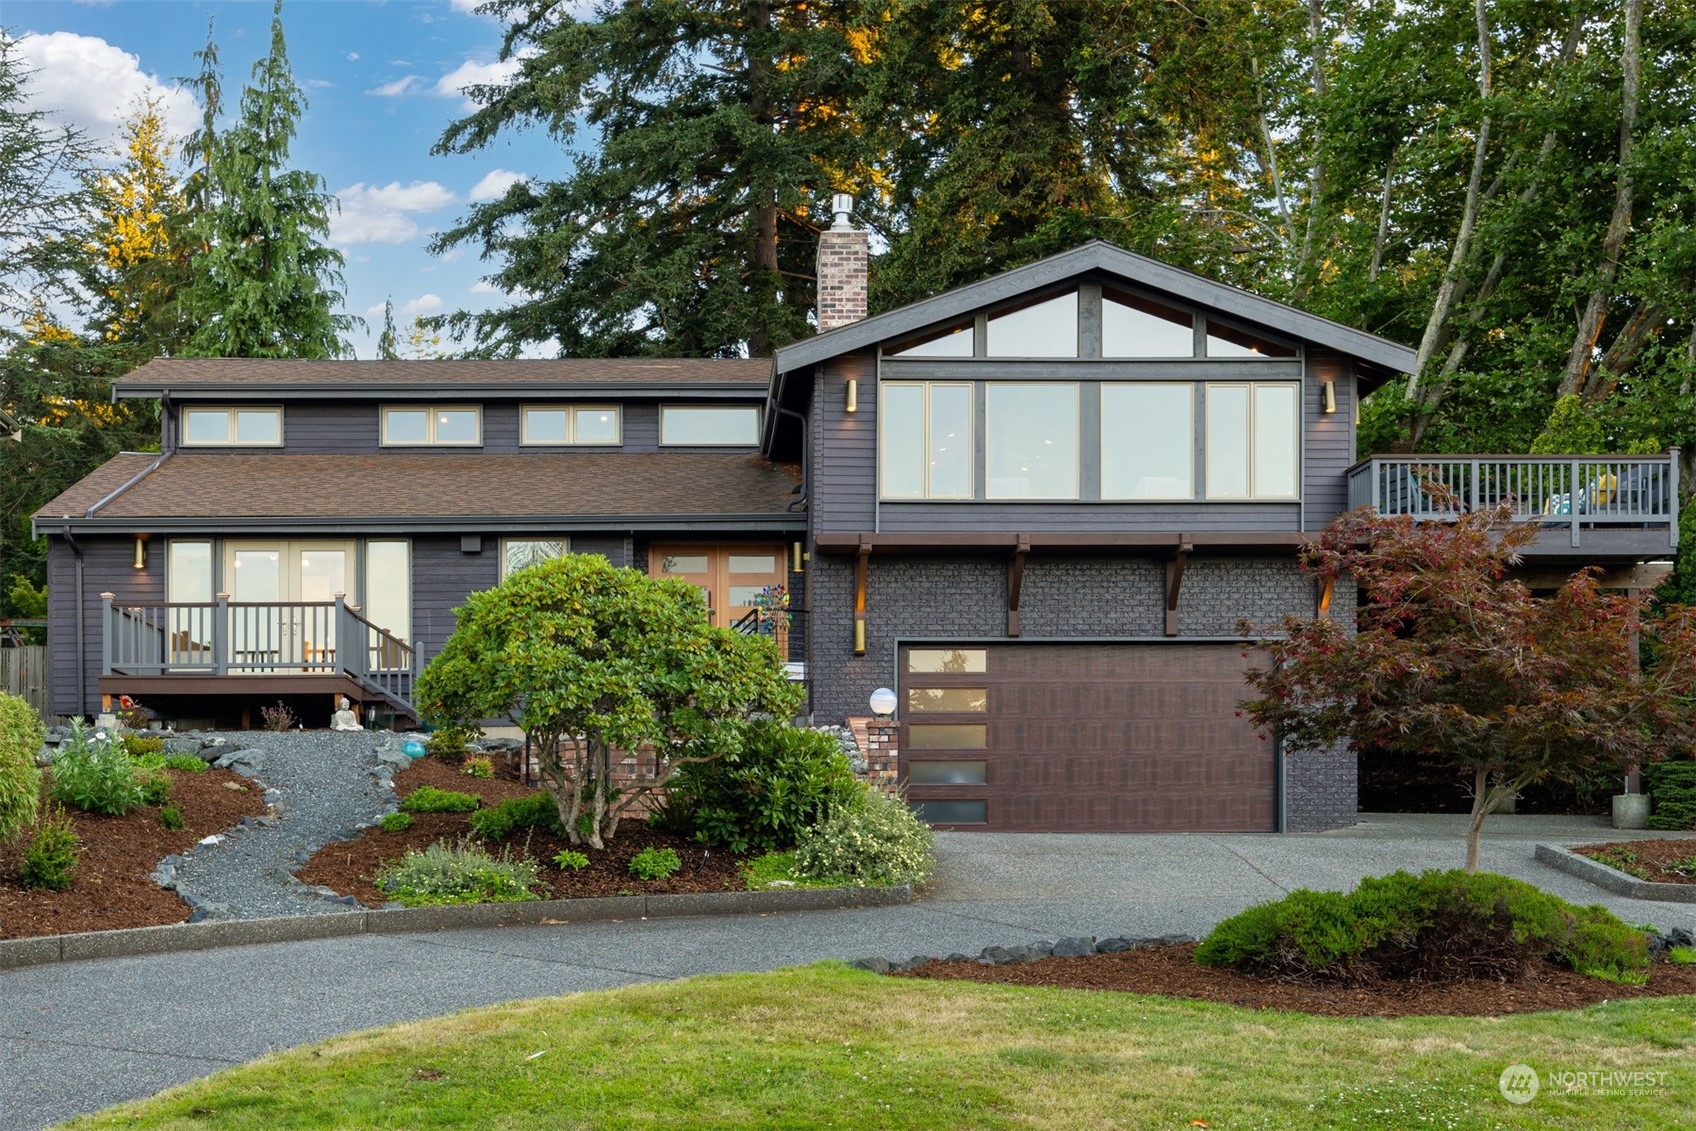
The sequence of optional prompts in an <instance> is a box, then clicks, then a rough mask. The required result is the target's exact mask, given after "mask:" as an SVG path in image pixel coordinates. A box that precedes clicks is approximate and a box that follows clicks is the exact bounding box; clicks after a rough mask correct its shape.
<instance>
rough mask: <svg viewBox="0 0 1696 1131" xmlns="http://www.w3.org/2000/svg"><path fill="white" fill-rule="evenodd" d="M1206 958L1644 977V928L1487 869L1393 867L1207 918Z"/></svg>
mask: <svg viewBox="0 0 1696 1131" xmlns="http://www.w3.org/2000/svg"><path fill="white" fill-rule="evenodd" d="M1195 958H1196V961H1197V962H1199V963H1201V964H1203V965H1205V966H1230V967H1234V968H1236V969H1240V970H1249V971H1253V972H1256V973H1263V974H1273V975H1279V976H1284V977H1295V978H1306V979H1325V980H1335V981H1344V982H1354V981H1376V980H1378V979H1382V978H1394V979H1403V980H1411V981H1453V980H1460V979H1464V978H1470V977H1491V978H1497V979H1509V978H1513V977H1516V976H1518V975H1519V973H1520V972H1521V971H1522V970H1523V969H1524V967H1525V965H1526V963H1528V962H1529V961H1531V960H1532V959H1534V958H1548V959H1551V960H1553V961H1555V962H1559V963H1561V964H1563V965H1565V966H1568V967H1570V968H1572V969H1573V970H1576V971H1577V972H1578V973H1580V974H1589V975H1592V976H1595V977H1600V978H1607V979H1610V980H1612V981H1619V982H1642V981H1643V980H1644V978H1645V977H1646V974H1645V971H1646V970H1647V968H1648V965H1649V948H1648V936H1646V935H1645V934H1643V932H1641V931H1639V930H1637V929H1636V928H1633V927H1631V926H1629V925H1627V924H1625V923H1622V922H1621V921H1620V920H1619V919H1618V918H1616V917H1615V916H1614V915H1613V914H1612V913H1610V912H1609V911H1607V910H1606V909H1605V908H1602V907H1600V906H1590V907H1579V906H1576V905H1574V904H1570V903H1567V902H1566V901H1565V900H1562V899H1559V898H1557V897H1555V896H1552V895H1549V894H1547V893H1546V892H1542V891H1539V890H1538V889H1537V888H1535V887H1533V886H1532V885H1531V884H1528V883H1525V882H1524V881H1523V880H1516V879H1512V878H1510V877H1507V876H1499V875H1495V874H1492V873H1489V872H1478V873H1470V874H1469V873H1467V872H1463V871H1459V870H1456V871H1450V872H1437V871H1430V872H1423V873H1421V874H1419V875H1417V876H1416V875H1413V874H1411V873H1408V872H1396V873H1393V874H1391V875H1388V876H1383V877H1378V878H1367V879H1364V880H1362V881H1361V882H1360V886H1359V887H1357V888H1356V889H1355V890H1354V891H1353V892H1350V893H1347V894H1341V893H1337V892H1316V891H1308V890H1305V889H1302V890H1297V891H1293V892H1291V893H1290V894H1289V895H1288V896H1286V897H1284V898H1283V899H1280V900H1276V901H1273V902H1271V903H1262V904H1258V905H1257V906H1254V907H1250V908H1248V909H1247V910H1246V911H1243V912H1241V913H1240V914H1237V915H1234V916H1232V917H1231V918H1229V919H1226V920H1225V921H1224V922H1222V923H1220V924H1219V925H1218V926H1217V927H1215V928H1214V929H1213V931H1212V933H1211V934H1209V935H1208V936H1207V938H1206V939H1204V940H1202V943H1201V945H1200V946H1198V947H1197V948H1196V952H1195Z"/></svg>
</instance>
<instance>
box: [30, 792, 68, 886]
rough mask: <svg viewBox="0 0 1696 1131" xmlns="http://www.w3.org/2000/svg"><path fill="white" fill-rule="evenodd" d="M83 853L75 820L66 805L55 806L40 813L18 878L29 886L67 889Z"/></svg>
mask: <svg viewBox="0 0 1696 1131" xmlns="http://www.w3.org/2000/svg"><path fill="white" fill-rule="evenodd" d="M81 856H82V838H81V837H79V836H77V827H76V824H75V822H73V821H72V820H71V818H70V815H69V814H68V813H66V812H65V811H64V810H63V809H61V808H59V807H57V806H53V807H51V808H49V809H48V810H47V811H46V812H45V813H43V814H42V815H41V820H40V821H39V822H38V823H37V824H36V826H35V832H34V833H33V834H32V835H31V836H30V838H29V843H28V844H27V845H25V846H24V853H23V862H22V864H21V865H20V866H19V868H18V879H19V880H20V881H21V882H22V883H23V885H24V887H26V888H46V889H48V890H49V891H66V890H68V889H69V888H70V886H71V875H72V873H74V872H75V871H76V870H77V861H78V860H79V859H80V858H81Z"/></svg>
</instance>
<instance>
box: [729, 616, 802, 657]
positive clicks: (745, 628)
mask: <svg viewBox="0 0 1696 1131" xmlns="http://www.w3.org/2000/svg"><path fill="white" fill-rule="evenodd" d="M806 621H807V612H806V610H805V609H749V610H748V611H747V612H746V613H743V614H742V616H741V617H740V618H738V619H737V620H735V621H732V622H731V624H730V628H731V629H732V630H733V631H735V632H740V633H741V634H742V635H744V636H769V637H771V638H772V639H773V640H775V641H776V642H777V650H778V651H779V652H781V653H783V658H784V659H785V660H786V661H790V662H796V661H801V660H805V659H806V658H807V647H806V639H807V638H806Z"/></svg>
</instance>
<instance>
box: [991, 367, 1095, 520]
mask: <svg viewBox="0 0 1696 1131" xmlns="http://www.w3.org/2000/svg"><path fill="white" fill-rule="evenodd" d="M984 497H985V498H990V499H1075V498H1077V497H1078V386H1076V385H1074V384H1071V383H1068V382H1063V381H1042V382H1031V383H1029V384H1022V383H1015V382H1012V381H991V382H989V383H988V384H987V385H986V386H985V387H984Z"/></svg>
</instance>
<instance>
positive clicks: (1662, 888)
mask: <svg viewBox="0 0 1696 1131" xmlns="http://www.w3.org/2000/svg"><path fill="white" fill-rule="evenodd" d="M1537 859H1538V860H1540V861H1541V862H1543V863H1544V864H1547V865H1549V866H1550V867H1552V868H1558V869H1560V870H1561V871H1563V872H1566V873H1567V874H1568V875H1573V876H1577V877H1578V878H1579V879H1581V880H1588V881H1590V882H1591V883H1593V884H1595V885H1596V886H1597V887H1602V888H1607V889H1608V890H1609V891H1611V892H1613V893H1615V894H1616V895H1623V896H1628V897H1630V898H1631V899H1653V900H1659V901H1660V902H1662V903H1696V884H1657V883H1651V882H1649V881H1648V880H1640V879H1638V878H1637V877H1636V876H1628V875H1626V874H1625V873H1624V872H1621V871H1619V870H1618V869H1617V868H1610V867H1608V866H1607V865H1606V864H1602V863H1599V862H1597V861H1595V860H1592V859H1590V858H1589V857H1588V856H1580V855H1579V854H1578V853H1576V852H1573V851H1571V850H1570V849H1566V848H1562V847H1561V846H1560V845H1558V844H1539V845H1538V846H1537Z"/></svg>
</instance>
